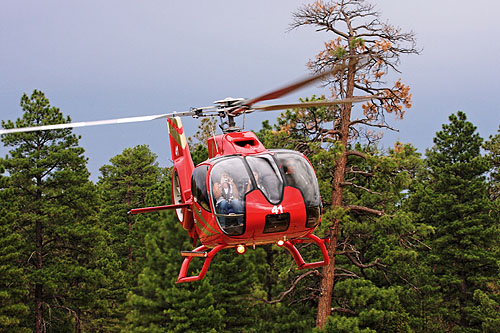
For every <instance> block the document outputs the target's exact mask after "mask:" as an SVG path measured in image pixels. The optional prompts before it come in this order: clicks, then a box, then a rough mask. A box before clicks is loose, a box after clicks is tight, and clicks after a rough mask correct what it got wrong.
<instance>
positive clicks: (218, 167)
mask: <svg viewBox="0 0 500 333" xmlns="http://www.w3.org/2000/svg"><path fill="white" fill-rule="evenodd" d="M249 183H250V177H249V175H248V172H247V168H246V167H245V164H244V162H243V159H242V158H240V157H232V158H227V159H224V160H222V161H220V162H217V164H215V165H214V167H213V168H212V170H211V172H210V186H211V191H212V200H213V203H214V209H215V216H216V217H217V220H218V221H219V224H220V226H221V227H222V228H223V229H224V231H225V232H226V233H228V234H229V235H232V236H235V235H241V234H242V233H243V230H244V222H245V219H244V214H245V211H244V209H245V193H246V191H247V187H248V184H249Z"/></svg>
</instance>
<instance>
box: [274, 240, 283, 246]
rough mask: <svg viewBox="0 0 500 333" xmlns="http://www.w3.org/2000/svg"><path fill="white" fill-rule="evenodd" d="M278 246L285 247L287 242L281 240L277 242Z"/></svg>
mask: <svg viewBox="0 0 500 333" xmlns="http://www.w3.org/2000/svg"><path fill="white" fill-rule="evenodd" d="M276 245H278V246H283V245H285V241H284V240H282V239H280V240H279V241H277V242H276Z"/></svg>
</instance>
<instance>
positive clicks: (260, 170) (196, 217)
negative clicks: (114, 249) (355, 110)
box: [0, 65, 377, 283]
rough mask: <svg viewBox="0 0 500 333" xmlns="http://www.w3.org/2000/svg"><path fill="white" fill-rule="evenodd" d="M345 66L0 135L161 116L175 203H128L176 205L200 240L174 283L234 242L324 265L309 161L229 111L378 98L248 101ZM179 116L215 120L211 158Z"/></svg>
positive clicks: (240, 112)
mask: <svg viewBox="0 0 500 333" xmlns="http://www.w3.org/2000/svg"><path fill="white" fill-rule="evenodd" d="M344 69H345V66H342V65H339V66H336V67H334V68H333V69H332V70H330V71H327V72H324V73H321V74H319V75H316V76H311V77H308V78H306V79H303V80H300V81H298V82H296V83H294V84H291V85H288V86H286V87H284V88H281V89H278V90H275V91H272V92H270V93H268V94H265V95H262V96H260V97H257V98H254V99H243V98H239V99H233V98H226V99H224V100H220V101H216V102H214V103H215V104H217V106H211V107H203V108H196V109H191V110H190V111H187V112H175V113H169V114H161V115H153V116H143V117H131V118H120V119H111V120H103V121H91V122H75V123H66V124H55V125H46V126H39V127H25V128H15V129H7V130H0V134H7V133H16V132H28V131H39V130H54V129H61V128H72V127H83V126H93V125H105V124H118V123H126V122H138V121H148V120H154V119H159V118H167V123H168V130H169V139H170V151H171V155H172V160H173V163H174V165H173V175H172V200H173V204H172V205H166V206H158V207H147V208H137V209H132V210H131V211H130V212H129V213H130V214H139V213H145V212H152V211H159V210H166V209H175V211H176V214H177V217H178V219H179V222H180V223H181V224H182V226H183V228H184V229H185V230H186V231H187V232H188V235H189V236H190V237H191V238H192V239H193V240H194V245H193V246H196V243H197V240H198V239H199V240H200V242H201V244H202V245H201V246H198V247H196V248H195V249H193V250H191V251H182V252H181V255H182V256H183V257H184V261H183V263H182V266H181V269H180V273H179V277H178V279H177V282H178V283H180V282H191V281H197V280H201V279H203V278H204V276H205V274H206V273H207V270H208V268H209V266H210V263H211V261H212V259H213V257H214V256H215V254H216V253H217V252H219V251H220V250H222V249H226V248H235V250H236V252H237V253H238V254H244V253H245V252H246V248H247V246H253V247H255V246H256V245H263V244H272V243H275V244H277V245H278V246H282V247H285V248H286V249H287V250H288V251H289V252H290V253H291V255H292V257H293V259H294V260H295V262H296V263H297V266H298V268H297V269H306V268H315V267H320V266H324V265H328V263H329V256H328V253H327V250H326V247H325V242H326V241H329V240H325V239H320V238H319V237H317V236H315V235H314V234H313V231H314V229H315V228H316V227H317V226H318V225H319V223H320V221H321V217H322V202H321V197H320V193H319V187H318V182H317V179H316V175H315V172H314V170H313V167H312V165H311V163H310V162H309V161H308V159H307V158H306V157H305V156H304V155H303V154H302V153H300V152H296V151H292V150H269V149H267V148H266V147H264V146H263V145H262V143H261V142H260V141H259V140H258V138H257V136H256V135H255V134H254V133H253V132H250V131H242V130H241V129H240V128H238V127H237V126H236V123H235V117H238V116H240V115H243V114H247V113H251V112H254V111H270V110H283V109H293V108H308V107H319V106H331V105H335V104H342V103H356V102H362V101H366V100H369V99H372V98H377V96H374V95H371V96H362V97H355V98H351V99H344V100H334V101H319V102H307V103H298V104H280V105H254V104H255V103H258V102H261V101H265V100H271V99H276V98H279V97H282V96H284V95H286V94H288V93H290V92H292V91H294V90H297V89H300V88H302V87H304V86H306V85H308V84H310V83H312V82H314V81H316V80H319V79H322V78H324V77H326V76H327V75H335V74H337V73H338V72H340V71H342V70H344ZM182 116H192V117H194V118H198V117H203V116H219V117H220V118H221V122H222V124H221V125H220V127H221V129H222V132H223V134H221V135H217V136H213V137H211V138H209V139H208V143H207V144H208V152H209V158H208V160H206V161H204V162H202V163H200V164H199V165H197V166H196V167H195V166H194V164H193V161H192V159H191V154H190V151H189V146H188V144H187V139H186V135H185V132H184V128H183V126H182V123H181V118H180V117H182ZM306 242H307V243H314V244H316V245H317V246H319V248H320V249H321V253H322V255H323V258H322V260H321V261H317V262H312V263H306V262H305V261H304V259H303V258H302V256H301V254H300V252H299V251H298V249H297V248H296V246H295V245H296V244H298V243H306ZM195 257H199V258H203V259H204V263H203V267H202V269H201V271H200V272H199V273H198V274H197V275H191V276H188V268H189V264H190V263H191V261H192V259H193V258H195Z"/></svg>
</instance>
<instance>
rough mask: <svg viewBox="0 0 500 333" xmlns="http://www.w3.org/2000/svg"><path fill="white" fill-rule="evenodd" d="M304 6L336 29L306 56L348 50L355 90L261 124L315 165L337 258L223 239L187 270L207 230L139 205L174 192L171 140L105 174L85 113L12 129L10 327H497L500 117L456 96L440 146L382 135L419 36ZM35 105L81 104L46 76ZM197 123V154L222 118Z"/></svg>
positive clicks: (280, 144)
mask: <svg viewBox="0 0 500 333" xmlns="http://www.w3.org/2000/svg"><path fill="white" fill-rule="evenodd" d="M292 15H293V16H292V17H293V19H292V22H291V24H290V29H291V30H293V29H300V28H302V27H304V26H312V27H313V28H314V29H315V30H316V31H321V32H325V33H327V34H329V37H328V40H329V41H327V42H325V49H324V50H323V51H321V52H320V53H318V54H317V55H316V56H315V57H313V58H312V59H310V60H309V62H308V63H307V66H308V68H309V70H310V71H311V72H313V73H315V74H317V73H321V72H322V71H324V70H325V69H331V68H335V69H336V71H335V72H331V73H333V74H332V75H330V76H329V77H328V78H325V79H324V85H325V86H328V88H329V91H330V92H331V94H332V95H331V96H328V99H343V100H344V102H343V103H339V104H336V105H334V106H331V105H330V106H325V105H326V104H325V103H323V102H324V100H325V99H327V98H326V97H325V96H309V97H306V98H303V99H301V102H304V103H308V104H307V106H306V107H303V108H298V109H291V110H286V111H284V112H282V113H276V114H277V118H276V120H275V122H270V121H264V122H262V124H261V126H260V128H252V130H253V131H254V132H255V134H256V135H257V137H258V138H259V140H260V141H261V142H262V143H263V144H264V146H265V147H267V148H269V149H270V148H274V149H291V150H295V151H300V152H301V153H303V154H304V155H305V156H306V157H307V158H308V159H309V161H310V162H311V164H312V165H313V167H314V169H315V172H316V176H317V179H318V182H319V188H320V192H321V198H322V202H323V205H322V209H323V216H322V220H321V224H320V225H319V227H318V228H317V229H316V230H315V232H314V233H315V234H316V235H317V236H319V237H321V238H325V239H329V240H330V242H329V243H328V253H329V256H330V264H329V265H328V266H324V267H320V268H313V269H308V270H296V267H297V266H296V263H295V262H294V260H293V258H292V256H291V255H290V253H288V251H286V250H285V249H284V248H281V247H279V246H277V245H275V244H272V245H264V246H256V247H255V248H253V247H251V246H249V247H248V250H247V251H246V253H245V254H243V255H238V254H237V253H236V252H235V251H234V250H232V249H225V250H222V251H220V252H219V253H218V254H217V255H216V256H215V257H214V259H213V261H212V264H211V266H210V269H209V271H208V273H207V275H206V277H205V278H204V279H202V280H201V281H196V282H190V283H181V284H177V283H176V281H177V277H178V275H179V269H180V267H181V264H182V261H183V257H182V256H181V251H183V250H192V249H193V240H192V239H190V238H189V237H188V235H187V233H186V231H185V230H184V229H183V227H182V225H181V224H180V223H179V222H178V220H177V217H176V215H175V213H174V212H173V211H160V212H151V213H148V214H139V215H129V214H127V212H129V211H130V210H131V209H133V208H139V207H151V206H160V205H167V204H171V203H172V198H171V193H172V192H171V179H172V168H171V167H160V166H159V163H158V161H157V154H160V155H162V156H163V155H165V154H169V152H168V151H161V152H153V151H151V150H150V148H149V147H148V146H146V145H138V146H135V147H129V148H127V149H125V150H123V151H122V152H116V155H115V156H114V157H112V158H111V159H110V160H109V163H108V164H106V165H103V166H101V168H100V174H99V175H98V180H97V181H92V180H91V177H90V173H89V171H88V169H87V158H88V156H86V155H85V150H84V148H83V147H82V146H80V143H79V141H80V139H81V137H79V136H78V135H76V134H75V133H74V132H73V130H72V129H53V130H47V131H34V132H26V133H9V134H2V135H1V137H0V139H1V141H2V144H3V146H4V147H5V149H6V150H7V151H8V153H7V154H6V155H5V156H3V157H0V332H36V333H41V332H61V333H65V332H148V333H149V332H153V333H154V332H315V333H319V332H364V333H367V332H500V228H499V217H500V128H499V130H498V132H497V133H492V134H491V135H490V136H489V137H487V138H483V137H481V136H480V135H479V133H478V131H477V128H476V126H475V125H474V124H473V123H472V122H470V121H469V120H468V119H467V115H466V114H465V113H464V112H462V111H459V110H441V111H440V112H443V113H446V114H448V115H449V118H448V120H447V121H446V122H445V123H443V124H442V125H441V129H440V130H439V131H437V133H435V136H434V138H433V145H432V147H428V149H426V151H425V152H419V151H417V149H416V148H415V146H414V145H412V143H411V142H395V143H391V144H390V148H385V147H383V146H382V145H381V144H380V139H381V137H382V135H383V133H384V131H390V130H394V128H392V127H391V125H390V124H389V123H388V122H387V121H386V120H388V121H390V120H391V119H394V118H398V119H402V118H404V115H405V111H406V110H407V109H409V108H411V93H410V87H409V86H408V85H406V84H404V83H402V82H401V80H399V79H398V80H396V81H395V82H391V83H388V82H389V81H391V80H390V78H391V77H392V76H386V75H388V73H391V72H392V73H394V72H396V74H399V70H398V65H399V63H400V61H401V59H400V55H405V56H406V55H418V54H419V52H420V49H419V48H418V47H417V46H416V42H415V38H414V37H415V36H414V34H413V33H412V32H410V33H405V32H403V31H401V29H399V28H396V27H393V26H391V25H389V24H388V23H383V22H385V20H382V19H381V18H380V16H379V15H380V14H379V12H378V11H376V10H375V9H374V7H373V6H372V5H370V4H369V3H367V2H366V1H363V0H339V1H333V0H332V1H322V0H317V1H314V2H313V3H312V4H309V5H304V6H302V7H301V8H299V9H297V11H296V12H295V13H293V14H292ZM353 102H362V104H361V105H360V104H354V103H353ZM314 103H316V104H314ZM322 103H323V104H322ZM354 108H356V109H354ZM20 109H21V114H20V116H19V118H18V119H16V120H8V119H4V120H2V122H1V125H2V127H3V128H4V129H12V128H20V127H31V126H40V125H49V124H59V123H69V122H71V119H70V117H69V116H67V115H64V114H63V112H62V111H61V110H60V109H59V108H57V107H55V106H53V105H51V103H50V101H49V98H48V96H46V95H45V94H44V92H42V91H40V90H34V91H33V92H32V93H31V94H24V95H23V96H22V97H21V102H20ZM353 110H354V111H356V112H357V113H356V114H353V112H354V111H353ZM351 111H353V112H351ZM358 115H359V117H358ZM199 124H200V125H199V128H198V131H197V132H196V133H194V134H192V135H191V137H190V138H189V147H190V151H191V154H192V158H193V161H194V163H195V165H196V164H198V163H200V162H202V161H204V160H206V159H207V158H208V150H207V147H206V144H205V141H206V139H207V138H208V137H209V136H210V135H212V133H213V128H214V127H215V126H216V125H215V124H214V122H213V121H212V120H210V118H202V119H200V120H199ZM165 130H166V129H165ZM110 140H112V138H110ZM198 245H199V243H198ZM310 245H311V244H298V245H297V247H299V250H300V252H301V253H302V254H303V255H304V257H307V259H306V261H309V262H310V261H314V260H315V258H321V252H320V251H319V249H318V247H316V246H310ZM198 259H199V258H195V260H193V262H192V264H191V266H190V270H191V269H192V270H193V271H195V272H196V271H199V270H200V268H201V264H202V261H201V260H198Z"/></svg>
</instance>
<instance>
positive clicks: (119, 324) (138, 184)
mask: <svg viewBox="0 0 500 333" xmlns="http://www.w3.org/2000/svg"><path fill="white" fill-rule="evenodd" d="M110 162H111V164H109V165H104V166H103V167H101V169H100V171H101V173H102V175H101V176H100V177H99V181H98V183H97V186H98V189H99V194H100V195H99V197H100V201H101V209H100V213H99V223H100V225H101V227H102V228H103V229H104V230H106V232H107V236H108V238H107V244H108V247H109V252H108V253H107V255H106V257H105V258H104V259H103V260H102V261H101V270H102V271H103V272H105V275H106V277H107V280H106V281H105V283H104V284H103V285H102V290H101V293H102V294H101V297H102V300H103V304H105V306H104V307H103V309H102V310H103V312H102V313H100V314H99V317H101V319H100V320H99V327H100V329H102V330H104V331H108V332H114V331H120V330H122V329H123V328H124V325H125V317H126V314H127V312H129V310H130V309H129V308H127V302H126V301H127V294H128V293H129V292H130V291H132V290H134V288H135V287H136V286H137V277H138V274H139V273H140V272H141V271H142V268H143V265H144V258H145V253H144V252H145V250H144V241H145V237H146V235H147V234H148V233H149V232H151V225H150V221H149V220H148V218H147V216H131V215H128V214H127V213H128V211H130V209H132V208H139V207H144V206H146V197H147V195H148V193H149V191H150V190H151V189H152V188H153V187H155V186H156V185H157V183H158V182H159V181H160V180H161V168H160V167H159V166H158V163H157V162H156V155H155V154H154V153H153V152H152V151H151V150H150V149H149V147H147V146H145V145H139V146H136V147H133V148H127V149H125V150H124V151H123V152H122V153H121V154H118V155H116V156H114V157H113V158H111V160H110ZM160 204H163V203H155V204H154V205H160Z"/></svg>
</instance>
